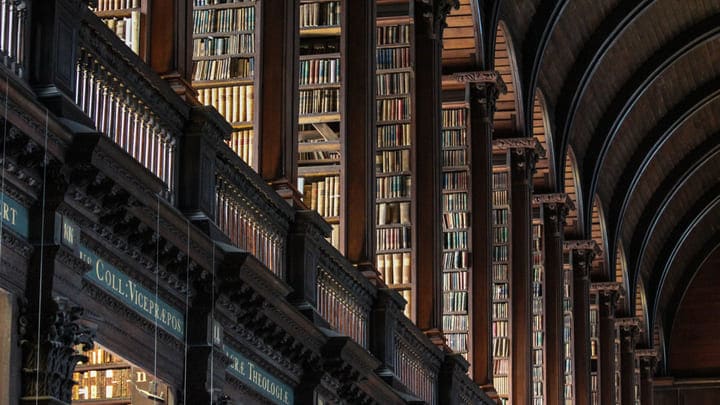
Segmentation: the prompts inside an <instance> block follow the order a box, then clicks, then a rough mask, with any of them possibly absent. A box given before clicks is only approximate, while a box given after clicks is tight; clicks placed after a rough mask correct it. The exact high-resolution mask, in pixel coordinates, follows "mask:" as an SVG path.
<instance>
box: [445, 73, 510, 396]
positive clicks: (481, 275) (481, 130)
mask: <svg viewBox="0 0 720 405" xmlns="http://www.w3.org/2000/svg"><path fill="white" fill-rule="evenodd" d="M454 77H455V80H457V81H460V82H464V83H468V87H469V89H468V90H469V98H470V129H471V131H472V133H471V134H469V135H470V137H471V141H470V148H471V150H470V155H471V156H472V166H471V170H472V173H471V178H472V179H473V185H472V201H471V207H470V208H471V212H472V216H471V220H472V225H471V226H472V232H473V238H472V246H471V248H472V255H473V256H472V281H471V283H472V285H471V291H472V295H471V297H470V299H471V302H470V311H471V313H472V325H471V326H470V328H471V329H470V330H471V334H472V353H473V358H472V359H470V367H471V368H472V377H473V380H474V381H475V382H476V383H477V384H478V385H480V386H481V387H483V388H484V389H486V390H490V388H491V386H492V376H493V374H492V317H491V314H492V312H491V311H492V288H489V286H492V219H491V213H492V136H493V115H494V113H495V102H496V101H497V97H498V95H499V94H500V93H501V92H503V93H504V92H506V91H507V88H506V87H505V83H504V82H503V81H502V77H501V76H500V74H499V73H498V72H468V73H457V74H455V75H454Z"/></svg>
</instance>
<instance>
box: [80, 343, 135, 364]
mask: <svg viewBox="0 0 720 405" xmlns="http://www.w3.org/2000/svg"><path fill="white" fill-rule="evenodd" d="M75 351H77V352H82V346H81V345H77V346H75ZM83 354H84V355H85V356H87V358H88V361H87V363H83V365H86V366H94V365H98V364H122V363H124V362H125V360H123V359H121V358H120V357H118V356H116V355H114V354H112V353H111V352H109V351H107V350H105V349H103V348H101V347H96V348H94V349H92V350H90V351H87V352H84V353H83Z"/></svg>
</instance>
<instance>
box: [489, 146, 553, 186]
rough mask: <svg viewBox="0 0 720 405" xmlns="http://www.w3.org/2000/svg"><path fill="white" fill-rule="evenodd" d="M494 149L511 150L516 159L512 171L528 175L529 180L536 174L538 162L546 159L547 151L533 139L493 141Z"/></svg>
mask: <svg viewBox="0 0 720 405" xmlns="http://www.w3.org/2000/svg"><path fill="white" fill-rule="evenodd" d="M493 149H500V150H503V149H510V150H511V154H512V155H513V158H514V159H512V161H513V164H512V166H513V167H512V170H513V171H514V172H518V175H520V174H526V175H527V177H528V179H529V178H530V177H532V175H533V173H535V164H536V163H537V160H538V159H539V158H541V157H545V149H543V147H542V145H540V142H539V141H538V140H537V139H535V138H533V137H527V138H500V139H493ZM521 178H522V177H521Z"/></svg>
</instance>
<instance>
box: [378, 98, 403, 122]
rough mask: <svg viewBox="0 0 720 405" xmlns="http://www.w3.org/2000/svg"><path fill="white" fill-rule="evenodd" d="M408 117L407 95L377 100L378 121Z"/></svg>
mask: <svg viewBox="0 0 720 405" xmlns="http://www.w3.org/2000/svg"><path fill="white" fill-rule="evenodd" d="M409 119H410V100H409V99H408V98H407V97H400V98H389V99H381V100H377V120H378V121H402V120H409Z"/></svg>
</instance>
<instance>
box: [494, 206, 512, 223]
mask: <svg viewBox="0 0 720 405" xmlns="http://www.w3.org/2000/svg"><path fill="white" fill-rule="evenodd" d="M492 223H493V225H507V223H508V210H507V208H501V209H493V210H492Z"/></svg>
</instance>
